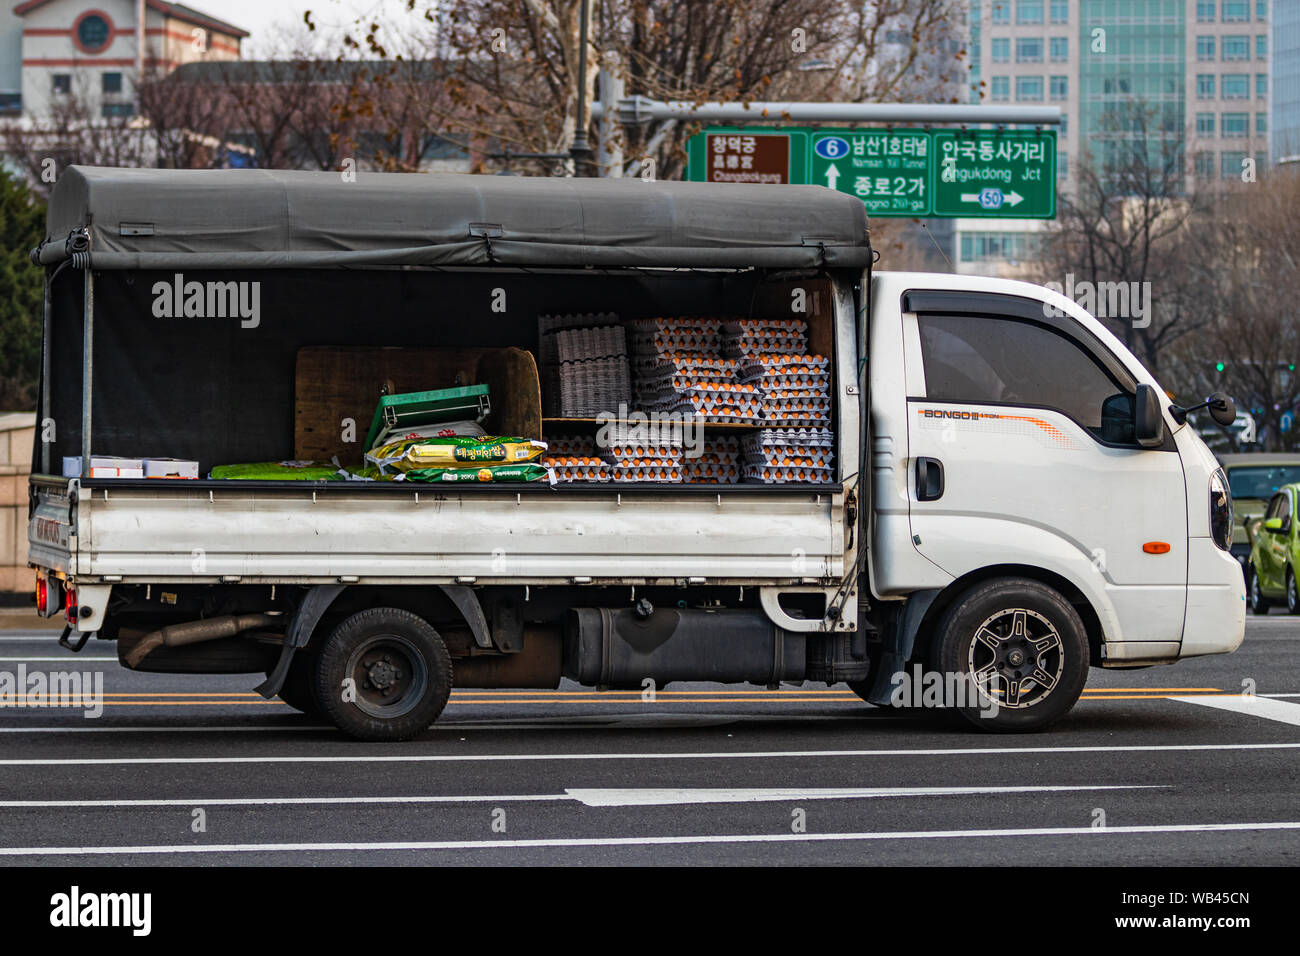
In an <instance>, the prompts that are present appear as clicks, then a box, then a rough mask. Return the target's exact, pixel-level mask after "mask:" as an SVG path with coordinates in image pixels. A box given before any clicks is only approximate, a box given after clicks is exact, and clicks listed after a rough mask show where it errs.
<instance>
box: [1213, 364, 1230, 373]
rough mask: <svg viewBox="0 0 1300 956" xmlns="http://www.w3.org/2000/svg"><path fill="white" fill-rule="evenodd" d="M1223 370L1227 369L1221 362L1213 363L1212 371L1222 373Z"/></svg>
mask: <svg viewBox="0 0 1300 956" xmlns="http://www.w3.org/2000/svg"><path fill="white" fill-rule="evenodd" d="M1225 368H1227V366H1226V365H1224V364H1223V363H1222V362H1215V363H1214V370H1215V371H1216V372H1222V371H1223V370H1224V369H1225Z"/></svg>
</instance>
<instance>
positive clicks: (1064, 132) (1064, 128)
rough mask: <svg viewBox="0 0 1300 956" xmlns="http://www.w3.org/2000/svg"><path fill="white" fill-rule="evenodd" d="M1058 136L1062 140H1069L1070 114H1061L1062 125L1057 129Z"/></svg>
mask: <svg viewBox="0 0 1300 956" xmlns="http://www.w3.org/2000/svg"><path fill="white" fill-rule="evenodd" d="M1057 135H1058V136H1059V137H1060V138H1061V139H1067V138H1068V137H1069V135H1070V114H1069V113H1062V114H1061V125H1060V126H1058V127H1057Z"/></svg>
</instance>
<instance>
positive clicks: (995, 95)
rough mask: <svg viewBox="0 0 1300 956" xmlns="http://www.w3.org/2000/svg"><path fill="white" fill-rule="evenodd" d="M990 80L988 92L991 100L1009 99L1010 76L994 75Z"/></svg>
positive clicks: (996, 101) (998, 101) (997, 101)
mask: <svg viewBox="0 0 1300 956" xmlns="http://www.w3.org/2000/svg"><path fill="white" fill-rule="evenodd" d="M992 82H993V85H992V86H991V87H990V92H991V94H992V99H993V102H995V103H1005V102H1006V101H1007V100H1009V99H1011V77H1009V76H995V77H993V81H992Z"/></svg>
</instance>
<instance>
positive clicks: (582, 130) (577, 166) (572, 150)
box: [569, 0, 592, 176]
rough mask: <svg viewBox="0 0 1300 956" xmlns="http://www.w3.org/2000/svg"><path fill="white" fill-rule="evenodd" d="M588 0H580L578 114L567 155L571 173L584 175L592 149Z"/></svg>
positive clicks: (589, 163) (588, 167) (589, 166)
mask: <svg viewBox="0 0 1300 956" xmlns="http://www.w3.org/2000/svg"><path fill="white" fill-rule="evenodd" d="M589 3H590V0H582V9H581V11H580V13H579V16H581V17H582V23H581V24H580V25H579V27H578V37H579V40H578V116H577V119H575V120H574V123H573V145H572V146H570V147H569V155H570V156H571V157H573V175H574V176H586V175H588V173H589V172H590V169H591V158H592V150H591V144H590V143H588V142H587V123H586V119H585V117H586V113H587V20H588V16H589V13H590V10H589V6H588V5H589Z"/></svg>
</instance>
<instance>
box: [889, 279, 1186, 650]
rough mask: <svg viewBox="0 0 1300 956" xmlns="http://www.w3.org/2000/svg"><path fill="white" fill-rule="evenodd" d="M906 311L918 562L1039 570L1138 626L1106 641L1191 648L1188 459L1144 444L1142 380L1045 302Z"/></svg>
mask: <svg viewBox="0 0 1300 956" xmlns="http://www.w3.org/2000/svg"><path fill="white" fill-rule="evenodd" d="M902 308H903V312H904V337H905V339H906V340H908V341H907V342H906V343H905V345H906V347H905V351H904V354H905V356H906V357H907V358H906V361H907V362H908V369H907V382H908V393H909V394H908V454H909V456H910V464H911V479H910V480H911V483H912V495H911V498H910V505H909V507H910V522H911V529H912V534H913V544H914V546H915V547H916V549H917V550H918V551H919V552H920V553H921V554H923V555H924V556H925V557H926V558H928V559H929V560H930V561H932V562H933V563H934V564H936V565H938V566H939V567H940V568H942V569H943V570H945V571H947V572H948V573H949V574H952V575H954V576H957V577H960V576H961V575H963V574H967V573H969V572H971V571H975V570H978V569H980V568H984V567H989V566H991V565H1027V566H1030V567H1035V568H1046V569H1048V570H1052V571H1055V572H1057V573H1059V574H1061V575H1062V576H1064V577H1066V578H1067V579H1068V580H1072V581H1075V582H1080V581H1085V580H1086V581H1088V582H1089V583H1090V584H1091V585H1092V586H1094V587H1098V588H1101V589H1103V590H1104V591H1105V592H1106V594H1107V595H1108V597H1109V598H1110V602H1111V606H1112V607H1113V608H1114V610H1115V613H1116V620H1118V621H1122V622H1124V627H1125V628H1127V630H1126V631H1125V632H1124V633H1123V634H1122V635H1119V634H1108V639H1111V640H1114V639H1119V638H1121V637H1122V639H1126V640H1130V641H1179V640H1181V638H1182V628H1183V616H1184V613H1185V608H1186V596H1187V561H1188V557H1187V555H1188V550H1187V548H1188V545H1187V506H1186V505H1187V502H1186V494H1187V493H1186V485H1185V483H1184V478H1183V471H1182V462H1181V460H1180V458H1179V455H1178V452H1177V450H1176V447H1175V445H1174V442H1173V439H1172V437H1171V436H1170V435H1169V434H1166V436H1165V442H1164V444H1163V446H1162V447H1160V448H1155V449H1149V448H1142V447H1140V446H1139V445H1138V444H1137V442H1136V440H1135V438H1134V430H1133V423H1134V404H1135V403H1134V396H1135V393H1136V387H1137V382H1136V381H1135V380H1134V378H1133V376H1132V374H1131V373H1130V372H1129V371H1128V370H1127V369H1126V368H1125V367H1124V365H1123V364H1122V363H1121V362H1120V361H1119V360H1118V358H1117V357H1116V356H1115V355H1114V353H1113V352H1111V350H1110V349H1109V348H1107V347H1106V345H1105V344H1104V343H1103V342H1102V341H1101V340H1100V339H1099V338H1098V337H1096V336H1095V335H1093V333H1092V332H1090V331H1089V330H1088V329H1087V328H1085V327H1084V326H1082V325H1081V324H1079V323H1078V322H1077V321H1075V320H1074V319H1072V318H1070V317H1069V316H1066V315H1061V314H1060V313H1056V314H1054V315H1052V314H1048V313H1049V312H1052V310H1051V309H1050V308H1049V309H1046V310H1045V308H1044V304H1043V303H1042V302H1040V301H1038V300H1035V299H1029V298H1023V297H1020V296H1013V295H999V294H992V293H967V292H946V291H945V292H928V291H910V292H906V293H904V295H903V302H902ZM917 364H919V365H920V368H913V365H917ZM914 373H915V374H914ZM1166 426H1167V427H1168V422H1166ZM1134 622H1140V623H1139V626H1138V627H1135V626H1134Z"/></svg>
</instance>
